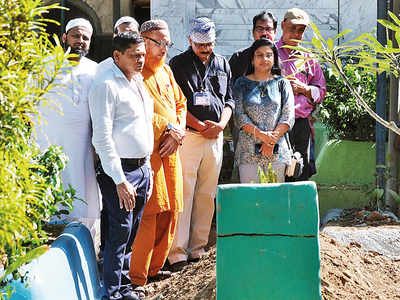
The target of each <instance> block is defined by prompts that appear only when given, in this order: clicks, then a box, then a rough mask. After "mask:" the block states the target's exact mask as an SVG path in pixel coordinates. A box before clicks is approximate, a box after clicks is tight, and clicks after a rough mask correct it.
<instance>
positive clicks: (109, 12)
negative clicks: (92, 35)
mask: <svg viewBox="0 0 400 300" xmlns="http://www.w3.org/2000/svg"><path fill="white" fill-rule="evenodd" d="M83 2H85V3H86V4H87V5H89V6H90V7H91V8H92V9H93V10H94V11H95V12H96V14H97V16H98V18H99V19H100V23H101V28H102V31H103V34H112V32H113V1H111V0H84V1H83Z"/></svg>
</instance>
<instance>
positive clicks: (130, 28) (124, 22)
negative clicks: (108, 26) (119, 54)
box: [97, 16, 139, 75]
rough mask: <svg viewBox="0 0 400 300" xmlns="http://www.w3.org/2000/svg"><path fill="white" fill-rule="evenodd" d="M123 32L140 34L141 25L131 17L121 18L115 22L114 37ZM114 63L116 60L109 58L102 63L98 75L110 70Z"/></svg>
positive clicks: (98, 67) (98, 68) (99, 65)
mask: <svg viewBox="0 0 400 300" xmlns="http://www.w3.org/2000/svg"><path fill="white" fill-rule="evenodd" d="M121 32H137V33H139V23H138V22H137V21H136V20H135V19H134V18H132V17H130V16H124V17H121V18H119V19H118V20H117V22H115V24H114V35H113V36H114V37H115V36H116V35H117V34H118V33H121ZM113 63H114V60H113V58H112V57H108V58H106V59H105V60H103V61H102V62H100V63H99V64H98V66H97V74H98V75H99V74H101V73H103V72H104V71H106V70H108V69H109V68H110V67H111V66H112V64H113Z"/></svg>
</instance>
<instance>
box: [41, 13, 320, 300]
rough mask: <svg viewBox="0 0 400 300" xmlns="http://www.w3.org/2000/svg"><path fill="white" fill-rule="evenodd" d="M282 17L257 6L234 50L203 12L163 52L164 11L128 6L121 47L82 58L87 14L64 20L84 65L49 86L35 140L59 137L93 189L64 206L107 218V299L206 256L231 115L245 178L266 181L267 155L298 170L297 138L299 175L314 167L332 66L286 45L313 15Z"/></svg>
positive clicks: (137, 292) (72, 177) (86, 219)
mask: <svg viewBox="0 0 400 300" xmlns="http://www.w3.org/2000/svg"><path fill="white" fill-rule="evenodd" d="M277 24H278V22H277V20H276V18H275V17H274V16H273V14H271V13H270V12H267V11H263V12H261V13H260V14H258V15H256V16H255V17H254V19H253V37H254V40H255V41H254V43H253V44H252V45H251V46H250V47H249V48H246V49H243V50H240V51H238V52H237V53H234V54H233V55H232V56H231V59H230V61H229V62H228V60H227V59H226V58H225V57H224V56H221V55H218V54H217V53H215V52H214V47H215V42H216V28H215V24H214V23H213V22H212V21H211V20H210V19H208V18H206V17H198V18H195V19H194V20H192V22H191V25H190V33H189V37H188V40H189V47H188V49H187V50H186V51H185V52H183V53H181V54H179V55H177V56H175V57H173V58H172V59H171V60H170V61H169V64H167V63H166V57H167V52H168V49H169V48H170V47H172V45H173V43H172V41H171V36H170V32H169V28H168V24H167V23H166V22H165V21H163V20H149V21H146V22H144V23H143V24H142V25H141V26H140V27H139V24H138V23H137V22H136V20H135V19H134V18H132V17H128V16H126V17H122V18H120V19H119V20H118V21H117V22H116V23H115V26H114V37H113V52H112V56H111V57H109V58H107V59H106V60H104V61H103V62H101V63H99V64H96V63H95V62H93V61H91V60H89V59H87V58H86V57H85V56H86V55H87V53H88V51H89V47H90V41H91V37H92V34H93V28H92V26H91V24H90V22H89V21H87V20H85V19H82V18H77V19H72V20H70V21H69V22H68V23H67V25H66V28H65V33H64V34H63V36H62V41H63V43H64V46H65V51H69V52H70V53H72V54H74V55H73V56H71V57H70V59H71V60H75V62H76V64H75V65H74V66H66V67H63V68H62V69H61V72H60V74H59V75H58V76H57V78H56V80H55V83H56V87H55V88H53V89H52V90H51V91H50V92H49V93H48V94H47V95H46V97H47V98H48V99H50V100H51V103H53V104H54V105H53V106H54V107H52V105H47V106H44V105H41V106H40V107H39V111H40V113H41V115H42V120H44V121H42V122H40V123H38V127H37V132H38V135H37V140H38V143H39V145H40V147H41V148H42V149H45V148H47V147H48V146H49V145H59V146H62V147H63V149H64V152H65V153H66V154H67V155H68V157H69V164H68V167H67V168H66V169H65V170H64V172H63V175H62V180H63V183H64V185H66V186H67V185H68V184H71V186H72V187H73V188H74V189H75V190H76V195H77V197H79V198H81V199H83V200H84V201H85V202H81V201H76V202H75V203H74V204H75V206H74V209H73V211H72V213H71V214H69V215H68V216H66V217H65V218H66V219H67V220H68V221H74V220H75V221H80V222H82V223H84V224H85V225H86V226H87V227H88V229H89V230H90V231H91V233H92V236H95V234H96V229H95V228H96V226H95V221H96V220H97V219H98V218H99V217H100V220H101V226H100V234H101V245H100V253H99V256H101V257H102V259H103V281H104V286H105V289H106V293H107V296H106V299H112V300H117V299H118V300H119V299H124V300H135V299H144V297H145V289H144V285H145V284H146V282H147V281H148V280H151V279H157V278H165V277H168V276H170V275H171V272H177V271H180V270H182V268H183V267H185V266H186V265H187V264H189V263H191V262H196V261H198V260H199V259H200V258H201V257H202V256H203V255H204V253H205V250H204V248H205V246H206V245H207V242H208V235H209V231H210V227H211V222H212V218H213V213H214V197H215V194H216V187H217V184H218V177H219V172H220V169H221V165H222V159H223V131H224V129H225V127H226V126H227V124H228V123H229V124H230V128H231V132H232V137H233V140H234V146H235V162H236V165H237V167H238V169H239V175H240V181H241V182H243V183H249V182H257V181H258V178H257V170H258V167H261V168H264V169H265V168H267V167H268V166H269V165H271V166H272V168H273V170H275V172H276V173H277V176H278V180H279V182H284V181H290V180H291V178H288V177H286V178H285V174H286V171H285V170H286V168H287V166H288V164H289V163H290V159H291V151H292V150H291V149H292V148H293V149H295V150H296V151H298V152H300V153H301V154H302V156H303V159H304V162H305V167H304V171H303V173H302V176H301V177H300V178H299V179H298V180H308V178H309V177H310V176H311V175H312V174H313V173H315V164H314V161H313V126H312V119H311V116H310V115H311V113H312V111H313V110H314V108H315V106H316V104H317V103H319V102H321V101H322V100H323V98H324V95H325V92H326V87H325V81H324V77H323V73H322V71H321V67H320V65H319V64H318V62H317V61H312V60H311V61H307V62H306V63H304V61H302V60H303V59H302V58H299V53H297V51H293V50H291V49H287V48H284V47H283V46H284V45H290V46H297V45H298V41H299V40H302V39H303V35H304V31H305V29H306V27H307V26H308V24H309V16H308V15H307V13H306V12H304V11H303V10H301V9H298V8H293V9H289V10H288V11H287V12H286V14H285V16H284V19H283V20H282V23H281V28H282V37H281V39H280V40H279V41H277V42H275V35H276V30H277ZM302 55H304V53H302ZM55 107H56V110H60V111H61V112H62V114H59V113H57V112H56V111H54V108H55ZM231 117H232V118H231ZM230 120H231V122H229V121H230ZM232 120H233V121H232ZM287 132H288V136H289V138H287V137H286V138H285V136H286V133H287ZM289 141H290V142H289ZM289 143H291V145H292V147H290V146H289ZM94 153H96V154H97V155H94ZM96 179H97V180H96ZM96 181H97V183H96ZM100 198H101V199H102V200H100ZM100 203H102V210H101V212H100Z"/></svg>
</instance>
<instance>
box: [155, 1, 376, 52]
mask: <svg viewBox="0 0 400 300" xmlns="http://www.w3.org/2000/svg"><path fill="white" fill-rule="evenodd" d="M266 5H267V6H266ZM292 7H299V8H302V9H304V10H305V11H306V12H307V13H308V14H309V15H310V17H311V19H312V21H313V22H314V23H315V24H316V25H317V26H318V28H319V29H320V31H321V32H322V35H323V36H324V37H325V38H327V37H333V36H335V35H336V34H337V33H338V32H341V31H343V30H345V29H348V28H350V29H352V30H353V32H352V33H351V34H350V35H349V36H348V37H347V38H346V40H348V39H350V38H354V37H356V36H357V35H359V34H361V33H364V32H367V31H371V30H373V28H374V27H375V26H376V14H377V13H376V11H377V4H376V1H373V0H269V1H265V0H187V1H185V0H151V17H152V18H153V19H158V18H160V19H164V20H166V21H167V22H168V24H169V26H170V31H171V36H172V41H173V42H174V43H175V46H176V47H177V48H179V49H180V50H186V48H187V47H188V41H187V36H188V31H189V23H190V20H191V19H192V18H194V17H195V16H207V17H209V18H210V19H212V20H213V21H214V22H215V24H216V28H217V46H216V49H215V51H216V52H217V53H219V54H222V55H225V56H227V57H229V56H230V55H231V54H232V53H233V52H235V51H236V50H238V49H240V48H243V47H247V46H249V45H250V44H251V43H252V41H253V38H252V19H253V16H254V15H256V14H258V13H259V12H260V11H262V10H264V9H265V10H268V11H271V12H272V13H273V14H274V15H275V16H276V17H277V19H278V33H277V38H278V39H279V37H280V35H281V32H280V22H281V21H282V19H283V15H284V14H285V12H286V11H287V10H288V9H289V8H292ZM305 38H306V39H308V40H309V39H311V38H312V31H311V30H310V29H309V30H307V31H306V35H305ZM178 53H179V51H178V50H176V49H171V50H170V53H169V57H172V56H174V55H176V54H178Z"/></svg>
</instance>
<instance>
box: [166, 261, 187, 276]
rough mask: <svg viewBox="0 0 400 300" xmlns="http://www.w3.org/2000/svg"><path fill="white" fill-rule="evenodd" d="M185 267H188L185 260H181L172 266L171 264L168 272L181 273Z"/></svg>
mask: <svg viewBox="0 0 400 300" xmlns="http://www.w3.org/2000/svg"><path fill="white" fill-rule="evenodd" d="M187 265H188V262H187V261H186V260H181V261H178V262H176V263H174V264H171V265H170V266H169V270H170V271H171V272H172V273H175V272H180V271H182V269H183V268H184V267H186V266H187Z"/></svg>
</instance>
